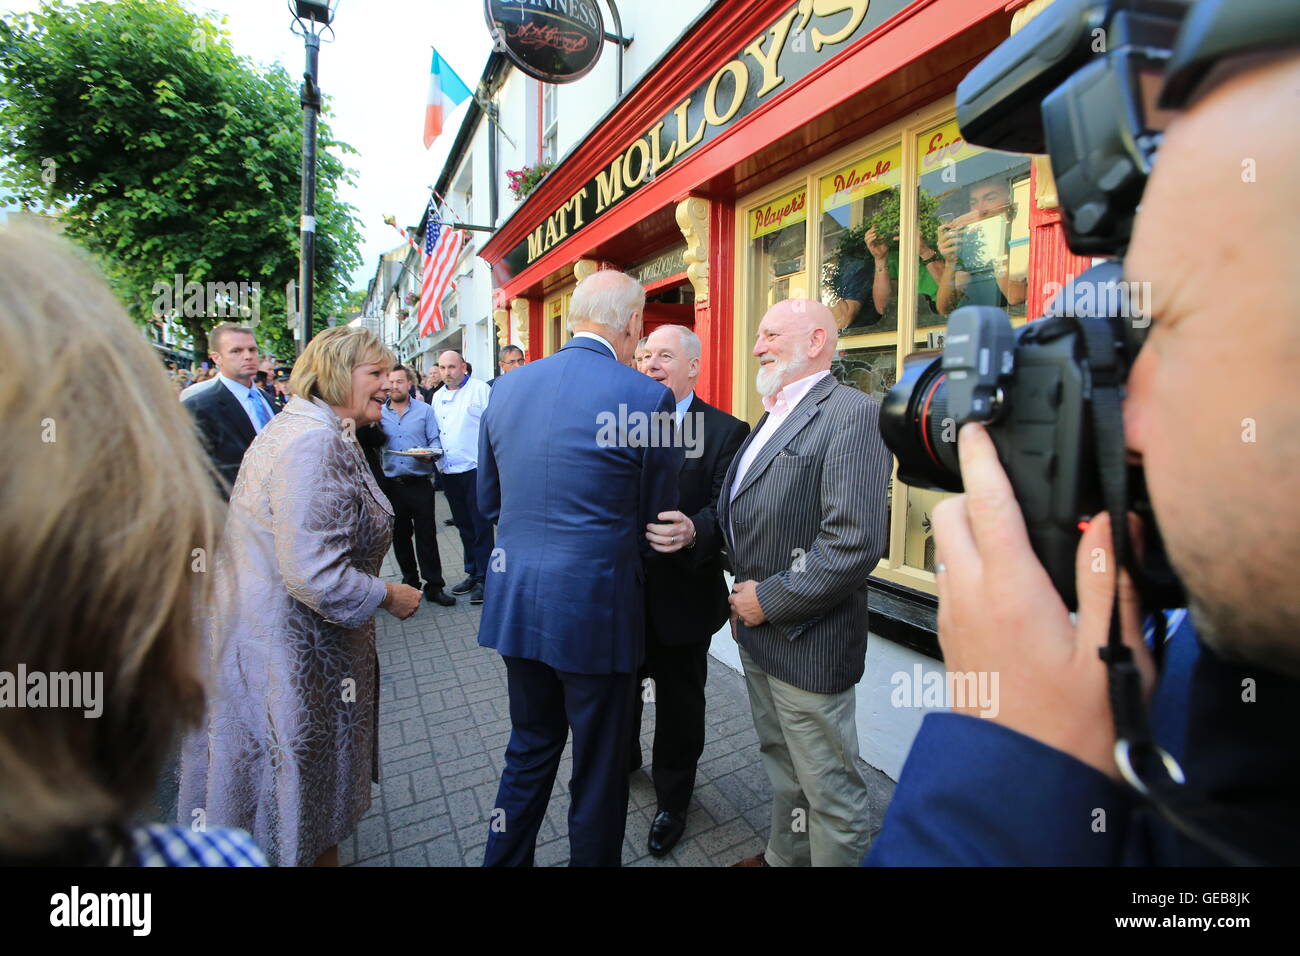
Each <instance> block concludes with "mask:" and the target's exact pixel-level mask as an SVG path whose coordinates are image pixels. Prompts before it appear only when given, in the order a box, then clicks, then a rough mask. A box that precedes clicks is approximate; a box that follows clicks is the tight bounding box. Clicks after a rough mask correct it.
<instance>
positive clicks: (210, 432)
mask: <svg viewBox="0 0 1300 956" xmlns="http://www.w3.org/2000/svg"><path fill="white" fill-rule="evenodd" d="M181 404H182V405H184V406H185V407H186V408H187V409H188V410H189V412H190V414H191V415H193V416H194V423H195V424H196V425H197V426H198V429H199V437H200V438H201V439H202V441H203V447H204V448H206V449H207V452H208V455H209V457H211V458H212V463H213V464H214V465H216V466H217V471H218V472H219V473H220V475H221V478H222V482H221V484H220V485H219V488H220V491H221V497H223V498H225V499H226V500H229V499H230V489H231V488H232V487H234V484H235V478H236V477H237V476H238V475H239V465H240V463H241V462H242V461H243V460H244V452H246V451H247V450H248V446H249V445H251V444H252V443H253V439H254V438H256V437H257V430H256V429H255V428H253V423H252V422H251V421H250V420H249V418H248V412H246V411H244V406H243V405H241V404H239V399H237V398H235V396H234V395H232V394H231V392H230V389H228V388H226V386H225V385H224V384H222V383H221V382H216V383H215V384H214V385H213V386H212V387H211V388H205V389H203V390H202V391H200V392H198V393H196V394H194V395H191V396H190V397H189V398H187V399H186V400H185V401H183V402H181ZM271 411H272V412H273V413H275V414H279V409H277V408H276V407H275V405H273V404H272V405H271Z"/></svg>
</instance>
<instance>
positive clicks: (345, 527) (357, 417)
mask: <svg viewBox="0 0 1300 956" xmlns="http://www.w3.org/2000/svg"><path fill="white" fill-rule="evenodd" d="M392 365H393V355H392V353H391V352H389V351H388V349H387V348H385V347H384V344H383V342H382V341H381V340H380V339H379V337H378V336H377V335H375V334H374V333H373V332H370V331H368V330H366V329H362V328H356V327H350V326H346V327H339V328H331V329H327V330H325V331H324V332H322V333H321V334H320V335H318V336H317V337H316V338H314V339H313V340H312V341H311V344H310V345H309V346H308V347H307V349H306V350H305V351H304V352H303V354H302V357H301V358H300V359H299V360H298V362H297V363H296V365H295V367H294V372H293V378H292V379H291V380H290V383H289V387H290V390H291V391H292V392H293V398H292V399H290V401H289V403H288V405H287V406H286V407H285V409H284V411H283V412H281V413H280V414H279V415H277V416H275V418H274V419H273V420H272V421H271V422H270V423H269V424H268V425H267V426H266V427H265V428H264V429H263V431H262V432H261V434H259V435H258V436H257V438H256V439H255V440H254V441H253V443H252V444H251V445H250V446H249V448H248V451H247V453H246V454H245V455H244V460H243V464H242V465H241V466H240V469H239V477H238V479H237V480H236V482H235V487H234V490H233V491H232V493H231V496H230V512H229V519H228V521H227V525H226V530H225V536H224V540H223V547H222V549H221V552H220V553H219V554H218V556H217V559H216V562H215V566H214V574H215V577H216V581H215V584H216V606H215V607H214V609H213V617H212V625H211V627H210V628H209V638H210V639H209V644H208V648H209V667H210V674H209V683H210V694H211V701H210V703H209V706H208V711H207V718H206V721H205V725H204V726H203V727H201V728H200V729H199V731H197V732H196V733H194V734H193V735H192V736H191V737H190V738H189V739H187V740H186V742H185V745H184V748H183V751H182V759H181V787H180V795H179V802H178V815H179V817H180V822H181V823H185V824H190V825H194V824H196V823H198V822H199V821H202V823H203V825H205V826H215V825H233V826H238V827H242V828H244V829H246V830H248V831H249V832H250V833H252V834H253V836H254V838H255V840H256V842H257V843H258V845H259V846H260V847H262V849H263V850H264V851H265V853H266V856H267V858H268V859H269V860H270V861H271V863H272V864H273V865H281V866H307V865H312V864H315V865H322V866H329V865H337V864H338V844H339V842H340V841H341V840H342V839H343V838H345V837H346V836H347V835H348V834H349V833H351V832H352V831H353V830H354V829H355V828H356V825H357V822H358V821H359V820H360V819H361V817H362V816H363V815H364V814H365V812H366V810H367V809H368V808H369V806H370V785H371V781H372V780H375V781H377V780H378V773H379V757H378V744H377V733H376V715H377V710H378V699H379V688H378V680H377V672H376V657H375V625H374V614H375V612H376V611H377V610H378V609H379V608H383V609H385V610H387V611H388V612H389V613H390V614H393V615H394V616H396V617H398V618H403V619H404V618H407V617H410V616H411V615H412V614H414V613H415V609H416V607H417V606H418V605H419V602H420V592H419V591H418V590H416V589H415V588H411V587H407V586H406V585H401V584H391V583H386V582H384V581H383V580H381V579H380V577H379V570H380V565H381V564H382V562H383V558H384V555H385V553H387V551H388V546H389V542H390V540H391V538H392V522H393V511H392V506H391V505H390V504H389V502H388V499H387V498H386V497H385V496H384V494H383V492H382V491H380V489H379V487H378V485H376V484H375V479H374V475H373V474H372V473H371V471H370V468H369V467H368V466H367V465H366V460H365V456H364V455H363V454H362V450H361V447H360V445H359V444H358V443H357V441H356V438H355V434H356V429H357V428H358V427H360V426H362V425H365V424H369V423H372V422H377V421H379V418H380V410H381V409H382V407H383V402H384V401H385V400H386V399H387V397H388V384H387V383H388V372H389V370H390V369H391V367H392Z"/></svg>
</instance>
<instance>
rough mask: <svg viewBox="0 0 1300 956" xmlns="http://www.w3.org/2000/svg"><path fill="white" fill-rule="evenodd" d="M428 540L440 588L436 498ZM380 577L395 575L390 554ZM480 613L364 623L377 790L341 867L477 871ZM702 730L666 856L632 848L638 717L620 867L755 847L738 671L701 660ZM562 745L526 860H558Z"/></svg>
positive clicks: (489, 756) (499, 713)
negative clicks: (694, 776) (675, 838)
mask: <svg viewBox="0 0 1300 956" xmlns="http://www.w3.org/2000/svg"><path fill="white" fill-rule="evenodd" d="M438 513H439V533H438V538H439V546H440V552H441V555H442V564H443V570H444V575H445V577H446V578H447V583H448V586H449V587H450V586H451V585H453V584H455V583H457V582H458V581H460V580H461V579H462V578H463V577H464V573H463V571H462V568H463V556H462V552H461V548H460V539H459V537H458V536H457V534H456V530H455V529H454V528H451V527H446V526H444V525H442V524H441V521H442V519H443V518H445V517H448V516H449V512H448V510H447V505H446V499H445V498H444V497H443V496H442V495H441V494H440V495H438ZM384 576H385V577H386V578H387V579H389V580H394V581H398V580H400V579H401V575H400V573H399V572H398V570H397V563H396V561H395V560H394V558H393V555H392V553H391V552H390V553H389V555H388V558H387V560H386V561H385V563H384ZM481 610H482V609H481V608H480V607H474V606H472V605H470V604H469V603H468V602H467V601H466V600H465V599H464V598H463V597H461V598H458V599H457V604H456V606H455V607H451V608H444V607H439V606H438V605H431V604H428V603H427V602H425V603H422V604H421V606H420V609H419V610H418V611H417V612H416V613H415V615H414V616H413V617H411V618H410V619H408V620H406V621H398V620H397V619H396V618H394V617H392V616H391V615H389V614H387V613H384V612H382V611H381V612H380V613H379V615H378V617H377V625H378V631H377V633H378V650H379V670H380V709H379V722H380V723H379V744H380V773H381V781H382V782H381V784H380V785H378V786H376V787H375V791H374V802H373V803H372V805H371V808H370V812H369V814H368V815H367V816H366V817H365V819H363V820H362V821H361V824H360V825H359V826H358V828H357V832H356V833H355V834H354V835H353V836H352V837H349V838H348V839H347V840H345V841H344V842H343V844H342V845H341V846H340V848H339V851H340V860H341V862H342V863H343V864H344V865H352V866H461V865H467V866H479V865H481V864H482V862H483V850H484V847H485V846H486V844H487V833H488V818H489V815H490V813H491V811H492V809H493V807H494V805H495V801H496V791H497V783H498V781H499V779H500V776H501V768H502V762H503V760H504V757H505V749H506V742H507V740H508V739H509V736H510V719H509V710H508V702H507V694H506V671H505V665H504V664H503V663H502V662H501V658H500V657H499V656H498V655H497V654H496V652H495V651H490V650H488V649H486V648H482V647H479V646H478V643H477V638H476V635H477V631H478V622H479V618H480V615H481ZM706 693H707V695H708V709H707V712H706V713H707V716H706V720H707V730H706V739H705V746H704V754H703V757H702V758H701V760H700V768H699V776H698V780H697V783H696V788H695V797H694V799H693V800H692V802H691V808H690V811H689V814H688V817H687V830H686V836H685V837H683V839H682V841H681V842H680V843H679V844H678V845H677V846H676V847H675V848H674V850H673V851H672V853H670V854H669V855H668V856H666V857H663V858H660V859H656V858H655V857H652V856H650V854H649V853H648V852H647V850H646V839H647V837H648V835H649V832H650V822H651V820H652V819H653V818H654V814H655V794H654V786H653V784H652V783H651V781H650V777H649V775H648V771H649V758H650V749H651V743H652V741H653V732H654V712H655V708H654V705H653V704H647V705H646V708H645V718H644V719H643V721H642V726H641V730H642V750H643V753H644V756H645V760H646V766H645V767H643V768H642V769H641V770H638V771H636V772H635V773H634V774H633V775H632V781H631V800H630V803H629V808H628V820H627V835H626V838H625V839H624V842H623V863H624V865H632V866H726V865H729V864H731V863H734V862H735V861H737V860H739V859H741V858H742V857H746V856H752V855H753V854H755V853H758V852H759V851H761V850H762V849H763V847H764V846H765V845H766V840H767V832H768V826H769V815H770V813H771V789H770V787H769V786H768V782H767V776H766V774H765V773H764V772H763V768H762V765H761V763H760V762H759V753H758V739H757V737H756V736H755V734H754V727H753V722H752V720H751V718H750V711H749V700H748V697H747V696H746V693H745V685H744V679H743V678H742V677H741V676H740V675H739V674H737V673H736V672H735V671H733V670H731V669H730V668H729V667H727V666H726V665H724V664H722V663H719V662H718V661H717V660H715V659H713V658H712V657H710V658H709V681H708V688H707V691H706ZM861 766H862V769H863V773H864V775H865V776H866V778H867V781H868V784H869V789H870V794H871V804H872V828H873V830H874V829H876V828H878V827H879V826H880V820H881V818H882V816H883V814H884V809H885V806H886V804H887V803H888V800H889V796H890V793H891V792H892V789H893V784H892V782H891V781H890V780H889V778H888V777H886V776H885V775H884V774H881V773H879V772H878V771H876V770H873V769H872V768H870V767H868V766H867V765H866V764H862V765H861ZM571 770H572V758H571V754H570V748H569V747H566V748H565V752H564V756H563V758H562V760H561V764H560V771H559V773H558V774H557V776H556V781H555V790H554V793H553V794H552V796H551V802H550V806H549V807H548V809H547V813H546V820H545V821H544V822H543V824H542V828H541V831H540V833H539V836H538V842H537V864H538V865H539V866H547V865H550V866H555V865H562V864H566V863H567V862H568V858H569V843H568V835H567V822H566V821H567V815H568V809H569V795H568V779H569V774H570V772H571Z"/></svg>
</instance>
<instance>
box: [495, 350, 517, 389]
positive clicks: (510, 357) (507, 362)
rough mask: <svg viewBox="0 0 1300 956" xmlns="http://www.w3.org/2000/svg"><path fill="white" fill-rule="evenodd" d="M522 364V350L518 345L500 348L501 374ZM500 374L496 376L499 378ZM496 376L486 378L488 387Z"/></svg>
mask: <svg viewBox="0 0 1300 956" xmlns="http://www.w3.org/2000/svg"><path fill="white" fill-rule="evenodd" d="M523 364H524V350H523V349H521V348H520V347H519V346H517V345H507V346H506V347H505V348H503V349H502V350H501V375H505V374H506V372H513V371H514V370H515V369H517V368H521V367H522V366H523ZM501 375H498V376H497V378H500V377H501ZM497 378H493V379H489V380H488V387H489V388H490V387H492V386H493V385H495V384H496V383H497Z"/></svg>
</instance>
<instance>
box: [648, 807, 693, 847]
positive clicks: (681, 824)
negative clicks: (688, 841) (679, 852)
mask: <svg viewBox="0 0 1300 956" xmlns="http://www.w3.org/2000/svg"><path fill="white" fill-rule="evenodd" d="M685 832H686V814H684V813H673V812H672V811H671V810H660V811H659V812H658V813H657V814H655V820H654V823H652V824H650V841H649V844H648V846H649V850H650V855H651V856H663V855H664V854H665V853H667V852H668V851H669V850H671V849H672V848H673V847H675V846H676V845H677V841H678V840H680V839H681V838H682V834H683V833H685Z"/></svg>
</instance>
